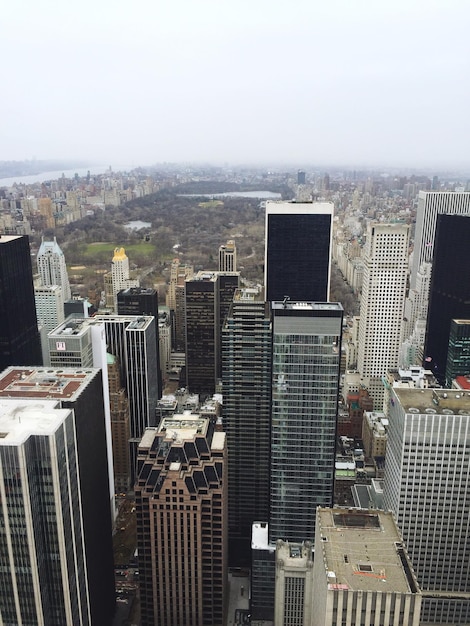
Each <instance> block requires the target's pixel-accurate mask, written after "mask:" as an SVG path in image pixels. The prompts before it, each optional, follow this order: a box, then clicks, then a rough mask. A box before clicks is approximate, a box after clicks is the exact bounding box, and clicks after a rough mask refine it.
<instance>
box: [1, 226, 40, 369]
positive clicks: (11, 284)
mask: <svg viewBox="0 0 470 626" xmlns="http://www.w3.org/2000/svg"><path fill="white" fill-rule="evenodd" d="M15 364H18V365H30V364H34V365H41V364H42V355H41V342H40V338H39V332H38V322H37V318H36V305H35V301H34V288H33V271H32V268H31V253H30V249H29V240H28V237H26V236H24V237H19V236H16V235H0V371H1V370H3V369H5V368H6V367H8V366H9V365H15Z"/></svg>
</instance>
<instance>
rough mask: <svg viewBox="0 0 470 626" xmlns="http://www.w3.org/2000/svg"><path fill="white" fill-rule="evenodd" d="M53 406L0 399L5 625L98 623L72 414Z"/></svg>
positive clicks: (0, 611)
mask: <svg viewBox="0 0 470 626" xmlns="http://www.w3.org/2000/svg"><path fill="white" fill-rule="evenodd" d="M59 406H60V405H59V403H58V402H57V401H53V400H44V401H41V402H38V401H37V400H12V399H3V398H2V399H1V400H0V431H1V438H0V496H1V502H2V506H1V507H0V526H1V528H2V532H0V548H1V549H0V590H1V592H0V615H1V620H2V623H4V624H49V625H50V626H89V625H90V624H92V623H94V624H97V622H96V621H94V622H92V615H91V607H90V596H89V580H88V577H87V563H86V552H85V545H84V528H83V516H82V507H81V502H80V472H79V460H78V455H77V441H76V430H75V425H74V414H73V411H72V410H70V409H61V408H58V407H59ZM107 623H110V621H109V620H108V622H107Z"/></svg>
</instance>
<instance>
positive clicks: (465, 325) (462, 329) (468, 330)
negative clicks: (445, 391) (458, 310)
mask: <svg viewBox="0 0 470 626" xmlns="http://www.w3.org/2000/svg"><path fill="white" fill-rule="evenodd" d="M468 374H470V319H467V320H459V319H457V320H451V322H450V333H449V349H448V351H447V365H446V387H449V388H450V387H452V381H453V380H454V379H455V378H456V377H457V376H465V375H468Z"/></svg>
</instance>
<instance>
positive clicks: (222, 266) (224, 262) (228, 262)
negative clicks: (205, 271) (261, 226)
mask: <svg viewBox="0 0 470 626" xmlns="http://www.w3.org/2000/svg"><path fill="white" fill-rule="evenodd" d="M236 271H237V247H236V245H235V241H233V239H230V240H229V241H227V243H226V244H225V245H222V246H220V247H219V272H236Z"/></svg>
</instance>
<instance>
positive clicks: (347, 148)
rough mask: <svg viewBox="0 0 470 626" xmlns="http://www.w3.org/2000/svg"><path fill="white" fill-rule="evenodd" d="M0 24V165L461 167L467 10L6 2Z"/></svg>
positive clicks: (135, 0)
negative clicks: (55, 161) (34, 161)
mask: <svg viewBox="0 0 470 626" xmlns="http://www.w3.org/2000/svg"><path fill="white" fill-rule="evenodd" d="M6 2H8V5H7V6H5V5H6ZM1 17H2V29H1V34H0V59H1V67H2V69H1V73H0V76H1V81H2V93H1V98H0V116H1V117H0V119H1V124H0V160H10V159H17V160H20V159H25V158H32V157H36V158H38V159H44V158H64V159H65V158H68V159H73V158H84V159H90V160H92V161H94V162H98V163H101V162H104V163H108V162H109V163H110V164H116V163H121V164H124V163H125V164H129V165H131V164H132V165H146V164H151V163H157V162H163V161H178V162H180V161H198V162H201V161H205V162H212V163H224V162H228V163H231V164H239V163H247V164H250V163H253V164H255V163H271V164H272V163H292V164H302V163H306V164H307V163H308V164H315V163H317V164H331V165H335V164H338V165H347V164H349V165H354V166H358V165H397V166H402V165H405V166H411V167H418V168H419V167H427V166H440V167H446V166H449V167H455V166H463V167H467V166H469V165H470V150H469V137H470V35H469V32H470V29H469V25H470V24H469V20H470V2H469V1H468V0H440V1H434V0H407V1H405V0H393V1H392V0H390V1H385V0H324V1H323V2H320V1H319V0H291V1H290V2H288V1H287V0H285V1H282V2H279V1H276V0H126V1H123V0H115V1H113V2H111V0H79V1H77V2H65V1H64V0H5V2H4V4H3V5H2V9H1Z"/></svg>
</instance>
